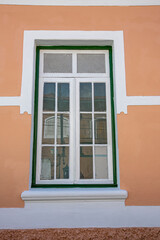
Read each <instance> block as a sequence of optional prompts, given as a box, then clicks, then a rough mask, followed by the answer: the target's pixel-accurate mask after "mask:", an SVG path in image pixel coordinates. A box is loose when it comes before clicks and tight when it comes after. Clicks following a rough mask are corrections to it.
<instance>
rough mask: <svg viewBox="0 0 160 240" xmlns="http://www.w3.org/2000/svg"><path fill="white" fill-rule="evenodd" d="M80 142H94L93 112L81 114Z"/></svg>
mask: <svg viewBox="0 0 160 240" xmlns="http://www.w3.org/2000/svg"><path fill="white" fill-rule="evenodd" d="M80 143H81V144H83V143H84V144H92V114H85V113H84V114H80Z"/></svg>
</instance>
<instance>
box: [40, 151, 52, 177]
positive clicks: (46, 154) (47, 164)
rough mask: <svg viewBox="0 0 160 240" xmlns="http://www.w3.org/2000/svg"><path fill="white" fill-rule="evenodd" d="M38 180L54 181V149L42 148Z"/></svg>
mask: <svg viewBox="0 0 160 240" xmlns="http://www.w3.org/2000/svg"><path fill="white" fill-rule="evenodd" d="M40 179H41V180H50V179H54V147H42V158H41V176H40Z"/></svg>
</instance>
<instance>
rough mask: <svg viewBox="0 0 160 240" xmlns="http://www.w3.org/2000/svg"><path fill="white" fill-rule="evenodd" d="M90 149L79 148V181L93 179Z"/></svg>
mask: <svg viewBox="0 0 160 240" xmlns="http://www.w3.org/2000/svg"><path fill="white" fill-rule="evenodd" d="M92 149H93V148H92V147H80V179H92V178H93V153H92V152H93V151H92Z"/></svg>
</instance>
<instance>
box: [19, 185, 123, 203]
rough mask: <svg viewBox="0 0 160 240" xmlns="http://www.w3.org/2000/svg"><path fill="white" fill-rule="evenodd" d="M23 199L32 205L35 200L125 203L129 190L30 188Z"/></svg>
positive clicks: (23, 194)
mask: <svg viewBox="0 0 160 240" xmlns="http://www.w3.org/2000/svg"><path fill="white" fill-rule="evenodd" d="M21 197H22V200H24V201H25V206H26V204H27V206H28V205H31V204H33V203H34V202H36V205H37V202H40V203H46V202H52V203H53V202H55V201H65V202H66V201H68V200H69V201H74V200H78V201H79V200H90V201H91V200H93V201H96V200H97V201H98V200H100V201H101V200H105V201H114V200H115V201H121V202H123V204H124V201H125V199H126V198H127V191H125V190H119V189H82V188H79V189H52V190H39V189H38V190H37V189H36V190H33V189H31V190H29V191H24V192H23V193H22V195H21Z"/></svg>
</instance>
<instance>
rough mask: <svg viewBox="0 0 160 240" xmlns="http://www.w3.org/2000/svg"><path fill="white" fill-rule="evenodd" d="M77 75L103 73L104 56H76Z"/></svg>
mask: <svg viewBox="0 0 160 240" xmlns="http://www.w3.org/2000/svg"><path fill="white" fill-rule="evenodd" d="M77 71H78V73H105V54H78V55H77Z"/></svg>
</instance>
